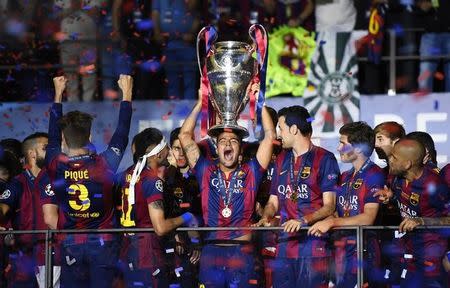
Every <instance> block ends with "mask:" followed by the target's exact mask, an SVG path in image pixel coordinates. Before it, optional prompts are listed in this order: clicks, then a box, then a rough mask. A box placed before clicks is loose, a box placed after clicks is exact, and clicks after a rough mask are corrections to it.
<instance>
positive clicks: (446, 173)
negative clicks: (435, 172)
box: [440, 164, 450, 193]
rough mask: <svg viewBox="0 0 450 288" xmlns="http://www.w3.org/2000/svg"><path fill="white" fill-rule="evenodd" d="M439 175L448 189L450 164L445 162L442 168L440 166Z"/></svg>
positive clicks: (449, 185) (449, 186)
mask: <svg viewBox="0 0 450 288" xmlns="http://www.w3.org/2000/svg"><path fill="white" fill-rule="evenodd" d="M440 176H441V178H442V180H444V182H445V183H446V184H447V187H448V188H449V189H450V164H447V165H445V167H444V168H442V170H441V173H440ZM449 193H450V191H449Z"/></svg>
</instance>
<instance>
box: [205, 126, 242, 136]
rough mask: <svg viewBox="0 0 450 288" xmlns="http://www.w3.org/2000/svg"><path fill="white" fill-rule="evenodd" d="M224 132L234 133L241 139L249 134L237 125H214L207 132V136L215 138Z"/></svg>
mask: <svg viewBox="0 0 450 288" xmlns="http://www.w3.org/2000/svg"><path fill="white" fill-rule="evenodd" d="M226 130H231V131H232V132H233V133H236V134H237V135H238V136H240V137H241V139H245V138H247V137H248V136H250V134H249V133H248V130H247V129H246V128H244V127H242V126H239V125H223V124H219V125H215V126H213V127H211V128H209V130H208V135H209V136H210V137H217V136H219V135H220V133H222V132H225V131H226Z"/></svg>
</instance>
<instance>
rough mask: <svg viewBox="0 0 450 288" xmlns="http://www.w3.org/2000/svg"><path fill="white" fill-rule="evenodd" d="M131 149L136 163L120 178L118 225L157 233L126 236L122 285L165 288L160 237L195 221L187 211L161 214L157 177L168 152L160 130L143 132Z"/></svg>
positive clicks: (165, 278) (160, 192) (160, 196)
mask: <svg viewBox="0 0 450 288" xmlns="http://www.w3.org/2000/svg"><path fill="white" fill-rule="evenodd" d="M133 147H134V149H133V150H134V151H133V154H134V155H135V158H136V159H138V161H137V163H136V164H135V165H133V166H131V167H129V168H128V169H127V170H126V171H125V172H124V173H123V174H122V175H121V177H120V179H119V186H120V187H121V191H122V215H121V218H120V222H121V225H122V227H125V228H127V227H136V228H154V229H155V232H156V234H155V233H140V234H129V235H126V238H125V240H126V244H125V245H124V246H125V253H124V254H125V261H126V267H125V271H124V274H125V282H126V283H127V287H134V284H133V283H142V286H144V287H166V286H168V279H167V272H168V271H166V267H165V263H164V259H165V257H164V254H165V252H164V244H163V243H162V239H161V238H160V236H163V235H165V234H167V233H169V232H170V231H172V230H174V229H175V228H177V227H179V226H181V225H183V224H184V225H191V224H193V223H194V224H195V220H194V217H193V215H192V214H191V213H189V212H185V213H184V214H182V215H181V216H179V217H175V218H167V219H166V217H165V215H164V203H163V191H164V190H163V189H164V181H163V179H162V178H161V177H160V176H159V175H158V174H159V169H160V168H162V167H165V166H167V165H168V162H167V156H168V153H169V149H168V147H167V144H166V142H165V139H164V137H163V135H162V133H161V131H159V130H158V129H156V128H147V129H145V130H143V131H142V132H140V133H139V134H137V135H136V136H135V137H134V139H133ZM171 253H172V252H171ZM177 272H178V273H179V274H180V275H181V274H182V273H183V272H182V271H177Z"/></svg>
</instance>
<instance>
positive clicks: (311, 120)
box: [306, 117, 314, 123]
mask: <svg viewBox="0 0 450 288" xmlns="http://www.w3.org/2000/svg"><path fill="white" fill-rule="evenodd" d="M313 121H314V117H309V118H308V119H306V122H308V123H311V122H313Z"/></svg>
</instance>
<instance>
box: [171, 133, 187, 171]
mask: <svg viewBox="0 0 450 288" xmlns="http://www.w3.org/2000/svg"><path fill="white" fill-rule="evenodd" d="M172 151H173V155H174V156H175V161H177V166H178V168H184V167H186V166H187V161H186V157H185V156H184V152H183V149H182V148H181V143H180V140H178V139H177V140H175V141H173V144H172Z"/></svg>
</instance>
